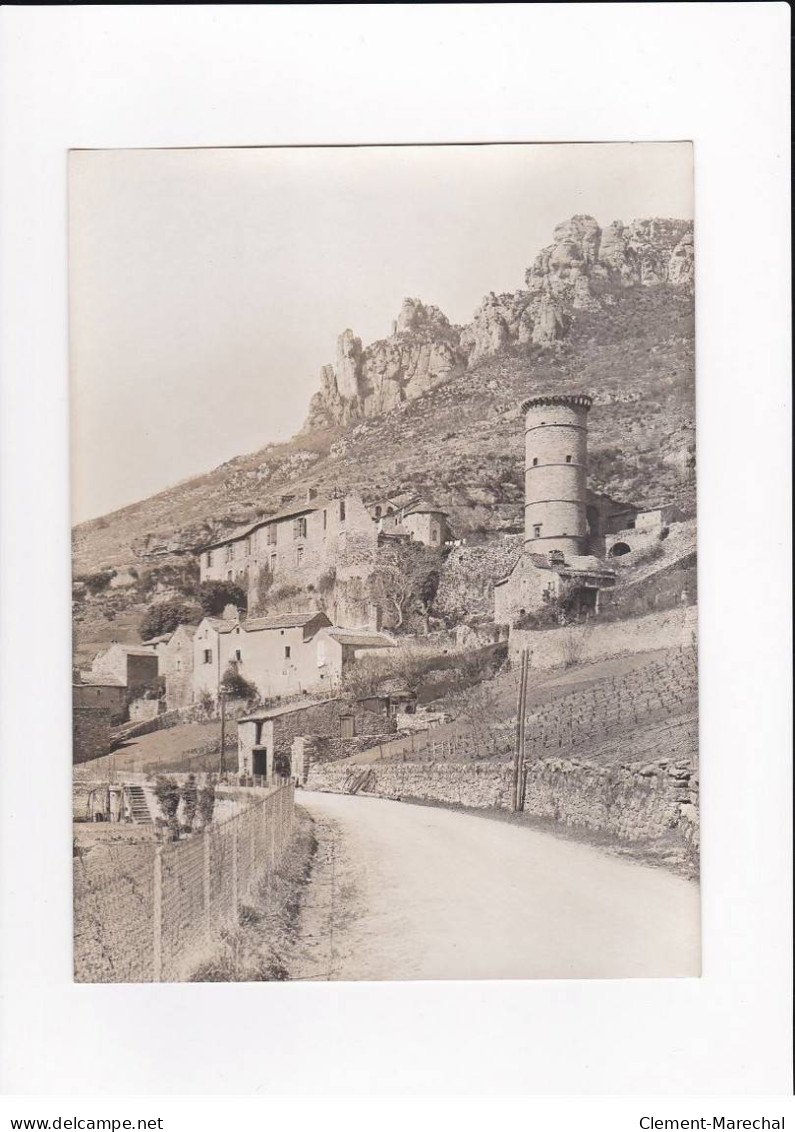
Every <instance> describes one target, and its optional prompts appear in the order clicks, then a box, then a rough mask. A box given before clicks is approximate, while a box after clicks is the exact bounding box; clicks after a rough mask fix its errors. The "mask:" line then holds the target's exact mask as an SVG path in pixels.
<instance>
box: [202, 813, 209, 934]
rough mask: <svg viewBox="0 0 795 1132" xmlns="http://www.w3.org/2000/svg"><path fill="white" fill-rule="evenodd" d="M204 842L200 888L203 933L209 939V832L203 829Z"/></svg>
mask: <svg viewBox="0 0 795 1132" xmlns="http://www.w3.org/2000/svg"><path fill="white" fill-rule="evenodd" d="M202 839H203V841H204V868H203V870H202V882H203V883H202V887H203V895H204V931H205V933H206V935H207V938H208V939H209V938H210V935H211V930H210V831H209V830H208V829H205V831H204V833H203V834H202Z"/></svg>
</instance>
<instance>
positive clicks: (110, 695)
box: [72, 671, 127, 725]
mask: <svg viewBox="0 0 795 1132" xmlns="http://www.w3.org/2000/svg"><path fill="white" fill-rule="evenodd" d="M72 705H73V707H75V708H101V709H102V710H104V711H107V712H108V716H109V719H110V723H111V725H113V724H117V723H122V722H123V721H124V719H125V718H126V715H127V687H126V685H125V684H124V682H123V681H122V680H120V679H119V677H118V676H106V675H103V674H102V673H97V672H78V671H75V672H74V675H73V679H72Z"/></svg>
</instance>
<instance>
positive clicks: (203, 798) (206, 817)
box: [198, 778, 215, 826]
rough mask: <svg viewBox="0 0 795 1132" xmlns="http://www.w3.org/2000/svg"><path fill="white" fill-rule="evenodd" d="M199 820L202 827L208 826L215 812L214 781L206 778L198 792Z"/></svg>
mask: <svg viewBox="0 0 795 1132" xmlns="http://www.w3.org/2000/svg"><path fill="white" fill-rule="evenodd" d="M198 804H199V818H200V820H201V823H202V826H206V825H209V824H210V822H211V821H212V820H213V813H214V812H215V779H214V778H208V779H207V781H206V782H205V784H204V786H202V788H201V790H200V791H199V803H198Z"/></svg>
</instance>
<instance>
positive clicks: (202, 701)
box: [196, 688, 215, 715]
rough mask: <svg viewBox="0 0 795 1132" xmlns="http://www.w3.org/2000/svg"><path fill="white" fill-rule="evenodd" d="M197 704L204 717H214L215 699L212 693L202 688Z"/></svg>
mask: <svg viewBox="0 0 795 1132" xmlns="http://www.w3.org/2000/svg"><path fill="white" fill-rule="evenodd" d="M196 704H197V706H198V708H199V711H200V712H201V713H202V714H203V715H212V714H213V712H214V711H215V699H214V698H213V695H212V692H208V691H207V689H206V688H202V690H201V691H200V692H199V697H198V699H197V700H196Z"/></svg>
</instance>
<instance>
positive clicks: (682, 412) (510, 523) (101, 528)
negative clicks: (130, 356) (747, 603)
mask: <svg viewBox="0 0 795 1132" xmlns="http://www.w3.org/2000/svg"><path fill="white" fill-rule="evenodd" d="M692 281H693V273H692V225H691V224H690V223H689V222H686V221H681V220H643V221H633V223H632V224H631V225H629V226H627V227H625V226H623V225H621V224H619V223H618V222H617V223H615V224H613V225H611V226H610V228H608V229H606V230H605V231H604V232H603V231H602V230H601V229H600V228H599V226H598V224H597V223H596V221H595V220H593V218H592V217H586V216H578V217H573V218H572V219H571V220H569V221H566V222H565V223H564V224H561V225H558V227H557V228H556V229H555V232H554V235H553V243H552V244H551V245H550V246H549V247H547V248H545V249H543V250H542V251H541V252H540V253H539V254H538V256H537V257H536V259H535V261H534V262H533V264H532V265H531V266H530V267H529V268H528V270H527V273H526V277H525V288H524V289H520V290H518V291H516V292H515V293H513V294H504V295H499V296H497V295H494V294H491V295H488V296H487V297H486V299H485V300H484V301H483V303H482V304H481V306H480V307H479V308H478V310H477V311H476V312H475V314H474V316H473V321H472V323H471V324H470V325H469V326H465V327H455V326H453V325H452V324H450V323H449V321H448V320H447V319H446V317H445V316H444V315H443V313H442V312H441V311H439V310H438V309H437V308H435V307H431V306H426V305H425V304H423V303H422V302H420V301H419V300H417V299H407V300H406V301H405V302H404V304H403V308H402V310H401V312H400V314H399V317H398V318H397V320H396V321H395V324H394V329H393V335H392V337H391V338H389V339H385V340H383V341H379V342H375V343H372V344H371V345H369V346H367V347H363V346H362V344H361V342H360V340H359V339H358V338H356V337H355V336H354V335H353V334H352V332H351V331H345V333H344V334H342V335H341V336H340V339H339V341H338V349H337V362H336V366H325V367H323V371H322V373H321V391H320V393H318V394H317V395H316V396H315V398H313V400H312V404H311V405H310V408H309V415H308V419H307V424H306V425H305V427H304V429H303V430H302V431H301V432H300V433H299V434H298V435H297V436H296V437H294V438H293V440H291V441H290V442H288V443H286V444H280V445H268V446H266V447H265V448H263V449H261V450H259V451H257V452H254V453H250V454H247V455H244V456H240V457H237V458H236V459H234V460H230V461H229V462H228V463H226V464H222V465H221V466H220V467H218V468H215V469H214V470H213V471H210V472H208V473H206V474H205V475H201V476H196V477H194V478H192V479H190V480H187V481H185V482H183V483H181V484H178V485H176V486H174V487H172V488H169V489H167V490H166V491H162V492H160V493H158V494H157V495H155V496H152V497H151V498H150V499H146V500H142V501H141V502H139V503H135V504H132V505H131V506H128V507H124V508H122V509H120V510H118V511H115V512H113V513H112V514H110V515H106V516H104V517H102V518H100V519H95V520H92V521H91V522H87V523H83V524H81V525H80V526H78V527H76V528H75V530H74V547H73V553H74V569H75V574H76V575H78V576H79V575H82V574H86V573H89V572H92V571H96V570H99V569H103V568H108V567H115V568H118V567H121V566H125V565H135V563H136V562H137V561H139V560H140V558H141V556H142V555H144V556H146V554H147V552H149V551H151V550H152V549H153V548H154V547H155V546H160V547H161V550H163V551H169V552H171V553H180V552H184V551H189V550H193V549H195V547H196V546H199V545H201V544H202V543H204V542H206V541H208V540H209V538H210V537H211V536H215V535H216V534H218V533H220V532H223V531H224V530H225V529H228V528H230V527H232V526H234V525H236V524H239V523H242V522H246V521H248V520H250V519H254V518H256V517H259V516H261V515H263V514H268V513H272V512H273V511H275V510H277V509H279V508H280V507H281V506H283V505H284V504H285V503H288V502H290V501H291V500H292V499H293V498H300V497H301V496H302V495H303V494H304V493H305V491H306V489H307V488H308V487H310V486H312V487H316V488H318V489H319V491H321V492H324V493H325V492H329V491H332V490H334V489H338V490H343V491H351V490H355V491H359V492H360V493H361V494H362V495H363V496H364V497H365V498H366V499H367V500H377V499H379V498H382V497H383V496H386V495H392V494H396V493H398V492H400V491H403V490H407V489H408V490H416V491H417V492H419V493H420V494H422V495H430V496H432V497H433V498H434V500H435V501H436V502H437V503H438V504H439V505H440V506H443V507H445V508H447V509H448V510H449V511H450V513H451V516H452V520H453V526H454V529H455V531H456V533H457V534H458V535H472V534H473V533H474V532H483V533H486V532H489V531H511V530H516V529H518V528H519V526H520V525H521V511H522V501H523V499H522V497H523V486H522V483H523V476H522V443H523V440H522V424H521V420H520V417H521V413H520V409H519V405H520V402H521V400H522V399H523V398H524V397H526V396H528V395H529V394H531V393H540V392H549V391H552V390H555V391H560V392H569V391H585V392H589V393H591V394H592V395H593V396H594V398H595V404H594V408H593V410H592V412H591V416H590V435H589V448H590V485H591V487H593V488H594V489H596V490H600V491H607V492H609V493H610V494H611V495H613V496H615V497H618V498H624V499H626V500H627V501H632V502H635V503H644V502H646V503H652V502H657V501H658V500H661V499H665V500H674V499H675V500H676V501H677V502H678V503H679V504H680V506H682V507H683V508H684V509H685V510H687V511H692V507H693V503H694V484H693V479H694V451H695V445H694V414H695V405H694V400H695V386H694V312H693V294H692ZM254 408H255V406H252V410H253V409H254Z"/></svg>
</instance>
